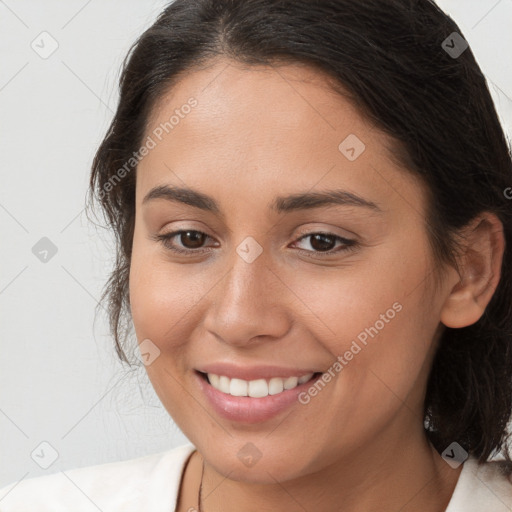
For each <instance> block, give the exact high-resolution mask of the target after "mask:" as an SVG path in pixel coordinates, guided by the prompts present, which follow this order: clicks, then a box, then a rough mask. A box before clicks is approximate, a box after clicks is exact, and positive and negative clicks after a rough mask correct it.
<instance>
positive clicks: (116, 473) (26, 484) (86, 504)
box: [0, 443, 195, 512]
mask: <svg viewBox="0 0 512 512" xmlns="http://www.w3.org/2000/svg"><path fill="white" fill-rule="evenodd" d="M194 450H195V447H194V446H193V445H192V444H191V443H188V444H185V445H182V446H178V447H176V448H173V449H171V450H167V451H164V452H159V453H154V454H151V455H146V456H143V457H137V458H134V459H129V460H125V461H118V462H109V463H106V464H98V465H94V466H87V467H83V468H76V469H71V470H66V471H60V472H59V473H53V474H50V475H44V476H39V477H35V478H28V479H25V480H21V481H20V482H13V483H11V484H10V485H8V486H6V487H4V488H2V489H0V512H29V511H30V512H34V511H36V510H37V511H38V512H50V511H51V512H60V511H62V512H64V511H67V512H69V510H73V511H76V512H82V511H83V512H89V511H94V512H97V511H98V510H101V511H102V512H120V511H123V512H131V511H133V512H135V511H140V510H145V511H147V512H160V511H165V512H168V511H169V510H173V509H174V508H173V507H174V506H175V501H176V499H177V495H178V490H179V485H180V480H181V475H182V472H183V468H184V466H185V463H186V461H187V460H188V458H189V456H190V455H191V454H192V452H193V451H194Z"/></svg>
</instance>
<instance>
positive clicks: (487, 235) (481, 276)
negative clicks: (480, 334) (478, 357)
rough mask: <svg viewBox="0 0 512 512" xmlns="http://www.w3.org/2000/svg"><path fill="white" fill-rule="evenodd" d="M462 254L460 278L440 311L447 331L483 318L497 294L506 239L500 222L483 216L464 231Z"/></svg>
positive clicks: (457, 277)
mask: <svg viewBox="0 0 512 512" xmlns="http://www.w3.org/2000/svg"><path fill="white" fill-rule="evenodd" d="M462 235H463V237H464V238H463V246H464V247H465V250H464V254H463V255H462V256H461V261H460V274H457V272H456V271H455V270H454V273H453V274H451V275H454V276H456V277H455V279H454V281H458V282H456V283H455V285H452V286H453V287H452V290H451V292H450V294H449V296H448V297H447V298H446V301H445V303H444V305H443V308H442V310H441V322H442V323H443V324H444V325H446V327H454V328H459V327H466V326H468V325H472V324H474V323H475V322H477V321H478V320H479V319H480V317H481V316H482V315H483V313H484V311H485V308H486V307H487V304H489V302H490V300H491V298H492V296H493V294H494V291H495V290H496V288H497V286H498V283H499V280H500V276H501V264H502V260H503V253H504V251H505V237H504V234H503V224H502V223H501V221H500V220H499V218H498V217H497V216H496V215H494V214H492V213H490V212H485V213H482V214H481V215H479V216H478V217H477V218H476V219H474V220H473V221H472V222H471V223H470V224H469V225H468V226H466V227H465V228H464V229H463V232H462Z"/></svg>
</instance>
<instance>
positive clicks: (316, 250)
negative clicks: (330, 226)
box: [295, 233, 358, 257]
mask: <svg viewBox="0 0 512 512" xmlns="http://www.w3.org/2000/svg"><path fill="white" fill-rule="evenodd" d="M305 242H309V243H308V245H309V248H307V249H304V248H300V247H299V252H300V253H302V254H306V255H307V256H311V257H322V256H333V255H335V254H338V253H340V254H341V253H343V252H349V251H354V250H356V249H357V248H358V242H357V241H356V240H349V239H348V238H343V237H341V236H338V235H335V234H333V233H308V234H306V235H303V236H301V237H300V238H299V239H298V240H297V242H295V244H304V243H305Z"/></svg>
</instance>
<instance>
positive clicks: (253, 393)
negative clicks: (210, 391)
mask: <svg viewBox="0 0 512 512" xmlns="http://www.w3.org/2000/svg"><path fill="white" fill-rule="evenodd" d="M207 375H208V380H209V382H210V384H211V385H212V386H213V387H214V388H215V389H217V390H219V391H221V392H222V393H226V394H227V395H232V396H250V397H252V398H263V397H265V396H268V395H277V394H279V393H282V392H283V391H286V390H288V389H293V388H295V387H297V386H298V385H300V384H304V382H307V381H308V380H310V379H311V377H313V374H312V373H307V374H306V375H302V377H288V378H286V379H282V378H281V377H272V378H271V379H270V380H269V381H266V380H265V379H257V380H250V381H247V380H243V379H230V378H229V377H226V376H224V375H215V374H214V373H208V374H207Z"/></svg>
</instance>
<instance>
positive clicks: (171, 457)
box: [0, 443, 512, 512]
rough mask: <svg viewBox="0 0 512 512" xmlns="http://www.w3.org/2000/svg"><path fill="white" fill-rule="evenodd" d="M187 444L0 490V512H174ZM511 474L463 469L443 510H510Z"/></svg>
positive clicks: (490, 466) (497, 468)
mask: <svg viewBox="0 0 512 512" xmlns="http://www.w3.org/2000/svg"><path fill="white" fill-rule="evenodd" d="M194 450H195V446H194V445H192V444H191V443H188V444H185V445H182V446H178V447H176V448H174V449H172V450H167V451H164V452H160V453H155V454H152V455H146V456H144V457H138V458H135V459H129V460H126V461H122V462H109V463H106V464H98V465H95V466H88V467H83V468H77V469H71V470H68V471H61V472H60V473H53V474H50V475H44V476H39V477H34V478H29V479H27V480H22V481H21V482H19V483H16V482H14V483H12V484H10V485H8V486H6V487H4V488H2V489H0V512H70V511H73V512H98V511H101V512H142V511H143V512H174V511H175V509H176V505H177V500H178V491H179V487H180V481H181V476H182V473H183V470H184V467H185V463H186V461H187V460H188V458H189V456H190V455H191V454H192V452H193V451H194ZM511 510H512V475H511V474H506V473H505V472H504V464H503V462H501V461H492V462H486V463H485V464H484V465H483V466H480V467H477V461H476V459H475V458H473V457H470V458H469V459H467V460H466V462H465V463H464V465H463V468H462V471H461V473H460V476H459V480H458V482H457V485H456V487H455V490H454V492H453V495H452V499H451V500H450V503H449V505H448V508H447V509H446V511H445V512H510V511H511Z"/></svg>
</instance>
